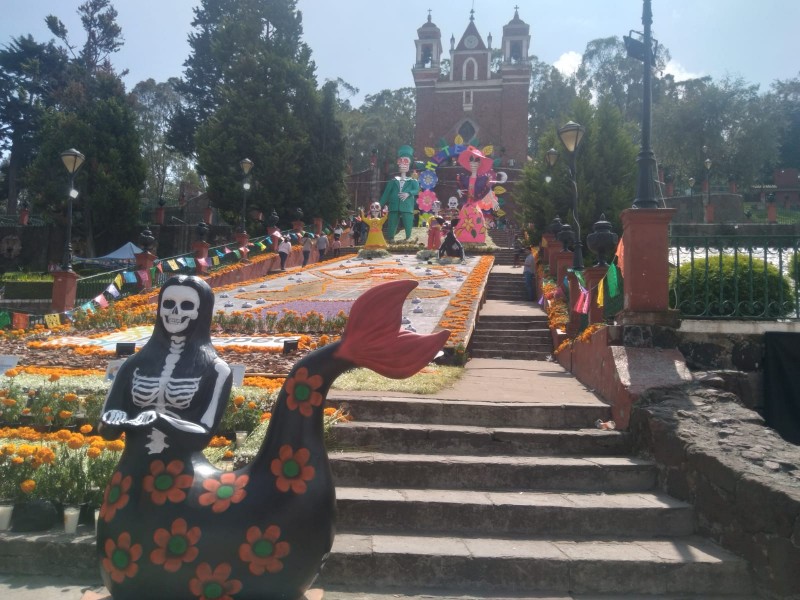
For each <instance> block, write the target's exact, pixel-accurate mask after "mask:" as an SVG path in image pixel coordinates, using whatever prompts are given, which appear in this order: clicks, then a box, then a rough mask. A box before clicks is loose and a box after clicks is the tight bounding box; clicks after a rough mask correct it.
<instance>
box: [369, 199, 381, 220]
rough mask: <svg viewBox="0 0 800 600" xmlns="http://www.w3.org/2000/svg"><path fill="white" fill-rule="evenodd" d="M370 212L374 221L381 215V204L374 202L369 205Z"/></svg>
mask: <svg viewBox="0 0 800 600" xmlns="http://www.w3.org/2000/svg"><path fill="white" fill-rule="evenodd" d="M369 212H370V214H371V215H372V217H373V218H374V219H377V218H378V217H379V216H380V214H381V205H380V203H379V202H373V203H372V204H370V205H369Z"/></svg>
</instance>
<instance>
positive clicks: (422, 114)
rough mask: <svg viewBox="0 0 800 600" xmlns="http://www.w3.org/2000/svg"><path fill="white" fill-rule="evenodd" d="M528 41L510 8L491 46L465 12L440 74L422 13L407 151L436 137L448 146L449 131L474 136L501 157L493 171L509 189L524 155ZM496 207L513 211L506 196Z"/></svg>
mask: <svg viewBox="0 0 800 600" xmlns="http://www.w3.org/2000/svg"><path fill="white" fill-rule="evenodd" d="M530 41H531V36H530V26H529V25H528V24H527V23H525V22H524V21H523V20H522V19H520V17H519V9H518V8H516V9H515V11H514V18H513V19H511V20H510V21H509V22H508V23H507V24H506V25H505V26H504V27H503V37H502V40H501V42H500V46H499V48H497V49H494V48H492V36H491V34H490V35H489V36H488V37H487V38H486V39H484V38H483V37H482V36H481V34H480V32H479V31H478V27H477V26H476V24H475V15H474V11H470V19H469V24H468V25H467V28H466V30H465V31H464V33H463V34H462V35H461V38H460V39H459V40H458V42H457V43H456V38H455V36H454V35H451V37H450V49H449V61H450V68H449V72H444V71H443V70H442V66H443V65H442V60H443V58H444V53H443V48H442V33H441V30H440V29H439V28H438V27H437V26H436V25H435V24H434V23H433V21H432V20H431V16H430V14H429V15H428V20H427V22H426V23H424V24H423V25H422V26H421V27H420V28H419V29H417V39H416V40H415V42H414V43H415V45H416V60H415V63H414V67H413V68H412V74H413V76H414V84H415V87H416V99H417V103H416V127H415V132H414V153H415V156H417V157H424V156H425V148H426V147H433V148H437V149H438V147H439V146H440V145H441V144H440V140H445V141H446V142H448V143H450V144H452V143H453V141H454V139H455V138H456V135H460V136H461V138H462V139H463V140H464V143H465V144H468V143H469V142H470V140H472V139H473V138H476V139H477V140H479V142H480V143H479V147H483V146H486V145H489V144H491V145H492V146H493V147H494V153H493V158H500V159H501V161H502V163H501V167H499V170H503V171H505V172H506V173H507V174H508V177H509V181H508V184H507V185H506V187H507V188H508V190H509V193H512V192H513V182H514V181H516V180H518V179H519V178H520V176H521V169H522V168H523V167H524V166H525V162H526V161H527V154H528V96H529V88H530V81H531V65H530V62H529V61H528V50H529V47H530ZM497 50H499V51H500V53H501V56H500V59H499V60H497V59H495V64H494V65H493V63H492V54H493V51H494V53H495V54H497ZM493 67H494V68H493ZM439 171H440V176H439V181H440V184H441V185H440V186H438V187H437V195H438V196H439V197H440V198H442V197H443V196H444V197H445V198H446V196H447V194H449V190H448V189H447V187H448V184H447V181H448V179H450V177H448V176H447V174H444V173H441V169H440V170H439ZM442 175H444V178H443V177H442ZM453 176H454V175H453ZM440 188H444V189H440ZM442 199H444V198H442ZM504 208H505V210H506V212H509V213H513V201H512V200H511V198H509V199H508V200H507V201H506V204H505V206H504Z"/></svg>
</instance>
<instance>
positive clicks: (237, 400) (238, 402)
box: [233, 396, 244, 406]
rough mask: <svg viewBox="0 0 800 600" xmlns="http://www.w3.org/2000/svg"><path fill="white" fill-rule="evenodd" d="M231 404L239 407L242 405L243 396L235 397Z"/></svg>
mask: <svg viewBox="0 0 800 600" xmlns="http://www.w3.org/2000/svg"><path fill="white" fill-rule="evenodd" d="M233 403H234V405H236V406H241V405H242V404H244V396H236V397H235V398H234V399H233Z"/></svg>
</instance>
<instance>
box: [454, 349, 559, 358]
mask: <svg viewBox="0 0 800 600" xmlns="http://www.w3.org/2000/svg"><path fill="white" fill-rule="evenodd" d="M552 354H553V351H552V350H548V351H546V352H535V351H533V350H497V349H494V348H489V349H482V348H476V349H474V350H470V351H469V355H470V357H472V358H496V359H499V360H550V358H551V357H552Z"/></svg>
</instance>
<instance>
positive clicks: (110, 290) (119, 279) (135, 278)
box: [0, 235, 299, 329]
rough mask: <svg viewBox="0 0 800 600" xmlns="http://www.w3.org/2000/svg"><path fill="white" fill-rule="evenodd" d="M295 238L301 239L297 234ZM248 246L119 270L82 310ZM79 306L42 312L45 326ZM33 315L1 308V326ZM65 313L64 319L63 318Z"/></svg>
mask: <svg viewBox="0 0 800 600" xmlns="http://www.w3.org/2000/svg"><path fill="white" fill-rule="evenodd" d="M294 238H295V239H299V237H298V236H297V235H295V236H294ZM248 246H252V247H255V248H258V249H259V250H261V251H264V250H266V249H267V244H265V243H264V242H263V241H261V240H259V241H252V242H250V243H249V244H248ZM247 253H248V249H247V248H246V247H244V246H241V247H239V248H234V249H231V248H228V247H227V246H223V247H222V248H221V249H220V248H212V249H209V255H208V257H207V258H195V257H193V256H179V257H176V258H170V259H166V260H159V261H157V262H156V263H155V264H154V265H153V266H152V267H151V268H150V269H139V270H136V271H121V272H119V273H117V275H116V277H114V280H113V281H112V282H111V283H110V284H109V285H108V287H106V288H105V289H104V290H103V291H102V292H100V294H98V295H97V296H95V297H94V298H92V299H91V300H89V301H88V302H85V303H84V304H82V305H81V306H80V307H78V309H79V310H82V311H84V312H93V311H94V310H96V308H97V307H98V306H99V307H100V308H105V307H107V306H108V303H109V299H108V297H106V294H108V296H110V297H111V298H114V299H115V298H119V297H120V296H121V294H122V288H123V286H125V285H126V284H133V285H135V284H137V283H138V284H141V286H142V287H145V288H146V287H150V283H151V282H152V281H155V280H156V273H162V274H163V273H174V272H177V271H181V270H184V269H194V270H200V271H205V270H206V269H208V268H211V267H216V266H219V264H220V263H221V262H222V260H224V259H225V257H226V256H229V255H230V256H233V257H235V259H236V260H237V261H238V260H241V258H242V256H246V255H247ZM74 313H75V310H68V311H64V312H61V313H50V314H45V315H42V317H43V320H44V323H45V326H46V327H47V328H48V329H53V328H55V327H58V326H60V325H61V324H62V322H63V320H66V321H72V320H73V317H74ZM32 316H34V317H35V316H36V315H31V314H30V313H25V312H15V311H5V310H2V311H0V329H3V328H6V327H8V326H9V325H10V326H11V328H12V329H28V327H30V320H31V317H32ZM62 317H63V319H62Z"/></svg>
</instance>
